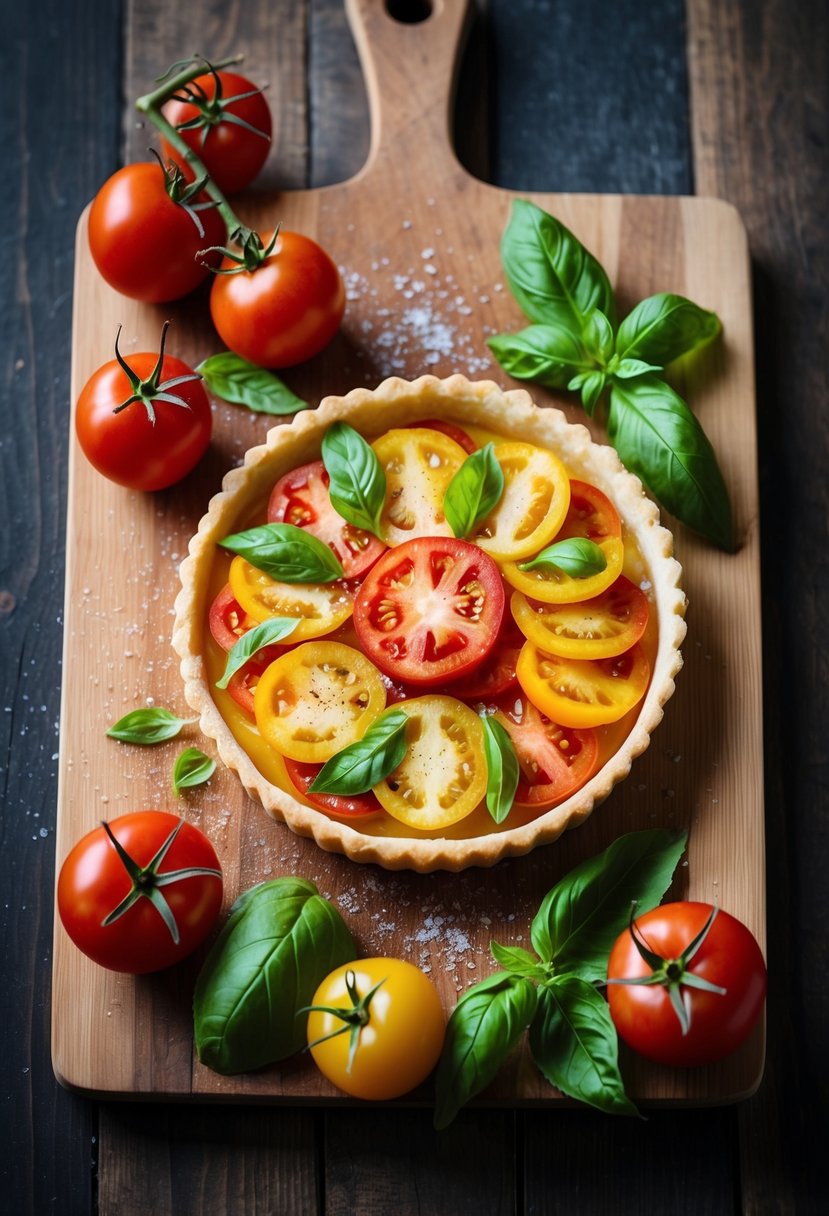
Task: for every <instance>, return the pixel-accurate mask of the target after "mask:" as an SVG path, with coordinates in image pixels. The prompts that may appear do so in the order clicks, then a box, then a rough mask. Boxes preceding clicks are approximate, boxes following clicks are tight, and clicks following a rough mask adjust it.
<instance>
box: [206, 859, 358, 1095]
mask: <svg viewBox="0 0 829 1216" xmlns="http://www.w3.org/2000/svg"><path fill="white" fill-rule="evenodd" d="M356 957H357V948H356V946H355V944H354V941H353V939H352V937H351V934H350V933H349V931H348V929H347V927H346V924H345V921H344V920H343V918H342V917H341V916H340V914H339V912H338V911H337V909H336V908H335V907H334V906H333V904H331V903H329V901H328V900H326V899H323V898H322V896H321V895H320V894H319V892H318V891H317V888H316V887H315V886H314V884H313V883H312V882H308V881H307V880H306V879H303V878H275V879H270V880H268V881H267V882H263V883H260V884H259V885H258V886H256V887H252V888H251V889H250V890H249V891H246V892H244V894H242V895H241V896H240V897H239V898H238V899H237V900H236V903H235V904H234V905H233V907H232V908H231V909H230V915H229V917H228V919H227V921H226V922H225V925H224V928H223V929H222V931H221V933H220V934H219V936H218V938H217V939H216V941H215V943H214V945H213V947H212V949H211V950H210V953H209V954H208V956H207V958H206V960H205V962H204V965H203V967H202V969H201V971H200V973H199V976H198V979H197V981H196V989H195V993H194V997H193V1014H194V1024H195V1040H196V1050H197V1052H198V1056H199V1059H200V1060H201V1062H202V1063H203V1064H206V1065H207V1066H208V1068H212V1069H214V1070H215V1071H216V1072H220V1073H237V1072H247V1071H248V1070H250V1069H254V1068H262V1067H263V1066H264V1065H266V1064H271V1063H273V1062H274V1061H275V1060H282V1059H285V1057H286V1056H290V1055H293V1054H294V1052H297V1051H299V1050H300V1049H301V1048H303V1047H304V1046H305V1041H306V1040H305V1024H306V1018H304V1017H300V1016H298V1015H299V1012H300V1010H302V1009H303V1008H305V1007H307V1006H308V1005H310V1004H311V1003H312V1001H313V997H314V993H315V992H316V990H317V987H318V985H319V984H320V983H321V982H322V980H323V979H324V978H325V977H326V975H328V974H329V973H330V972H331V971H333V970H334V968H335V967H339V966H340V965H341V964H342V963H349V962H351V961H352V959H354V958H356Z"/></svg>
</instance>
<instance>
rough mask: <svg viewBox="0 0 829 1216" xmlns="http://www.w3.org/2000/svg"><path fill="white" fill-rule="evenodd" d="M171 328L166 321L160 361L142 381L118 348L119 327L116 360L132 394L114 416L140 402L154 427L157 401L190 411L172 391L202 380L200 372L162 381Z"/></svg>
mask: <svg viewBox="0 0 829 1216" xmlns="http://www.w3.org/2000/svg"><path fill="white" fill-rule="evenodd" d="M169 328H170V322H169V321H165V322H164V325H163V326H162V329H161V342H160V345H159V352H158V359H157V360H156V364H155V367H154V368H153V370H152V371H151V372H150V374H149V376H148V377H147V378H146V380H142V379H141V377H140V376H138V375H136V373H135V372H134V371H133V370H132V368H131V367H130V365H129V363H127V361H126V359H125V358H124V356H123V355H122V354H121V351H120V350H119V348H118V339H119V338H120V337H121V326H120V325H119V326H118V333H117V334H116V335H115V358H116V359H117V360H118V366H119V367H120V368H121V371H122V372H123V373H124V375H125V376H126V377H127V380H128V381H129V384H130V388H131V389H132V392H131V393H130V395H129V397H127V399H126V401H122V402H121V404H120V405H116V407H115V409H114V410H113V411H112V412H113V414H120V413H121V411H122V410H125V409H126V408H127V406H129V405H133V404H134V403H135V402H136V401H140V402H142V404H143V406H144V408H145V410H146V411H147V417H148V418H149V420H150V422H151V423H152V424H153V426H155V410H154V409H153V403H154V402H155V401H167V402H169V404H170V405H178V406H180V408H181V409H184V410H189V409H190V406H189V405H188V403H187V402H186V401H185V400H184V398H183V397H179V396H177V395H176V394H175V393H171V392H170V389H171V388H176V386H177V385H179V384H187V383H189V382H190V381H192V380H201V376H200V375H199V374H198V372H190V374H189V375H187V376H173V377H172V378H171V379H170V380H162V379H161V369H162V368H163V366H164V346H165V343H166V341H167V330H168V329H169Z"/></svg>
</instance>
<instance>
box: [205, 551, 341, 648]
mask: <svg viewBox="0 0 829 1216" xmlns="http://www.w3.org/2000/svg"><path fill="white" fill-rule="evenodd" d="M228 579H229V582H230V586H231V589H232V591H233V595H234V597H235V599H236V601H237V602H238V603H239V604H240V605H241V607H242V608H244V610H245V612H246V613H247V614H248V616H251V617H253V619H254V620H255V621H258V622H261V621H267V620H269V618H270V617H273V616H284V617H294V618H296V619H297V620H298V621H299V624H298V625H297V627H296V629H295V630H294V631H293V633H292V634H291V641H292V642H307V641H309V640H310V639H311V638H318V637H322V636H323V635H324V634H326V633H332V632H333V630H335V629H337V628H338V627H339V626H340V625H342V623H343V621H347V620H348V618H349V617H350V616H351V613H352V611H353V610H354V592H353V590H352V589H351V588H350V587H349V585H348V584H347V583H343V582H339V581H338V582H333V583H279V582H277V581H276V579H273V578H271V576H270V575H269V574H266V573H265V572H264V570H258V569H257V568H256V566H252V565H251V564H250V562H247V561H245V559H244V558H243V557H234V559H233V561H232V562H231V563H230V573H229V575H228Z"/></svg>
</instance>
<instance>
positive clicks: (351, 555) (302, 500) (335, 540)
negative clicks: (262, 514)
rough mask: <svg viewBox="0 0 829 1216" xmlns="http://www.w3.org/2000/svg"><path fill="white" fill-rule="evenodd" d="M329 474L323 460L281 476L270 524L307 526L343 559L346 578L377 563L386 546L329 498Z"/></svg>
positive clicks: (270, 506) (273, 496) (270, 509)
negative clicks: (343, 514)
mask: <svg viewBox="0 0 829 1216" xmlns="http://www.w3.org/2000/svg"><path fill="white" fill-rule="evenodd" d="M328 484H329V477H328V473H327V472H326V469H325V465H324V464H323V463H322V461H321V460H313V461H311V463H310V464H303V465H300V467H299V468H298V469H293V470H292V471H291V472H290V473H286V474H285V476H284V477H280V479H279V481H278V482H277V483H276V485H275V486H274V488H273V491H272V493H271V497H270V501H269V503H268V523H272V524H283V523H284V524H293V525H294V526H295V527H297V528H307V529H308V531H309V532H311V533H312V534H313V535H314V536H316V537H317V538H318V539H319V540H321V541H322V542H323V543H324V544H326V545H328V547H329V549H331V550H332V551H333V552H334V554H335V555H336V556H337V557H338V558H339V559H340V562H341V563H342V567H343V570H344V571H345V577H346V578H357V577H358V576H359V575H361V574H364V573H365V571H366V570H368V568H369V567H370V566H373V565H374V563H375V562H376V561H377V558H378V557H379V556H380V554H381V553H382V552H383V550H384V549H385V548H386V546H385V545H384V544H383V542H382V541H381V540H378V538H377V537H376V536H372V534H371V532H365V531H364V530H363V529H362V528H355V527H353V525H352V524H350V523H347V522H346V520H344V519H343V517H342V515H340V514H339V512H338V511H335V510H334V507H333V506H332V504H331V499H330V498H329V497H328Z"/></svg>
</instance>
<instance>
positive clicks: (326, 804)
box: [285, 756, 383, 819]
mask: <svg viewBox="0 0 829 1216" xmlns="http://www.w3.org/2000/svg"><path fill="white" fill-rule="evenodd" d="M321 769H322V765H321V764H303V763H301V762H300V761H299V760H291V759H289V757H287V756H286V757H285V771H286V773H287V774H288V776H289V777H290V779H291V781H292V782H293V783H294V785H295V787H296V788H297V790H298V791H299V792H300V794H302V796H303V798H307V799H308V801H309V802H310V803H312V804H313V805H314V806H316V807H319V808H320V810H321V811H327V813H328V814H329V815H336V816H337V817H338V818H340V819H368V818H369V817H370V816H372V815H379V814H381V812H382V810H383V808H382V807H381V806H380V803H379V802H378V801H377V799H376V797H375V796H374V794H373V793H372V792H371V790H369V792H368V793H367V794H348V795H345V794H312V793H310V792H309V789H308V787H309V786H310V785H311V784H312V783H313V781H314V779H315V777H316V776H317V774H318V773H319V772H320V770H321Z"/></svg>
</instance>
